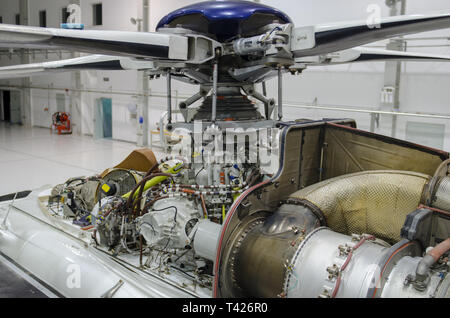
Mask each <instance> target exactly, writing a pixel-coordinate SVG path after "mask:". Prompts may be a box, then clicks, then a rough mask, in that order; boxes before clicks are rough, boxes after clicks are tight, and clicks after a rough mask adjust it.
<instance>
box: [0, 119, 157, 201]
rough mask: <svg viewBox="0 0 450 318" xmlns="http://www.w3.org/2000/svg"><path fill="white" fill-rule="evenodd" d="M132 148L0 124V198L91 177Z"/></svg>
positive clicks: (83, 137) (110, 141) (110, 165)
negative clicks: (78, 177) (69, 180)
mask: <svg viewBox="0 0 450 318" xmlns="http://www.w3.org/2000/svg"><path fill="white" fill-rule="evenodd" d="M136 148H137V146H136V145H135V144H132V143H127V142H121V141H113V140H106V139H102V140H94V139H93V138H92V137H89V136H76V135H61V136H59V135H57V134H50V130H49V129H45V128H25V127H23V126H17V125H10V124H7V123H4V122H0V181H1V182H0V196H2V195H6V194H10V193H14V192H17V191H24V190H32V189H37V188H40V187H41V186H43V185H56V184H59V183H62V182H64V181H66V180H67V179H69V178H72V177H75V176H88V175H94V174H96V173H99V172H102V171H104V170H105V169H106V168H109V167H113V166H115V165H117V164H118V163H120V162H121V161H122V160H123V159H125V158H126V157H127V156H128V155H129V154H130V153H131V152H132V151H133V150H134V149H136ZM155 155H156V156H157V157H158V158H159V157H160V156H161V154H159V153H157V152H155Z"/></svg>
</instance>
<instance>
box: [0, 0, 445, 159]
mask: <svg viewBox="0 0 450 318" xmlns="http://www.w3.org/2000/svg"><path fill="white" fill-rule="evenodd" d="M101 2H102V3H103V25H102V26H93V25H92V24H93V23H92V22H93V16H92V14H93V11H92V5H93V4H96V3H101ZM194 2H196V1H191V0H170V1H162V0H152V1H150V29H151V30H152V31H153V30H154V29H155V27H156V24H157V23H158V21H159V20H160V18H162V17H163V16H164V15H165V14H167V13H169V12H171V11H172V10H174V9H177V8H179V7H182V6H184V5H188V4H191V3H194ZM261 2H262V3H264V4H268V5H272V6H275V7H278V8H279V9H281V10H283V11H285V12H286V13H288V14H289V15H290V16H291V18H292V19H293V20H294V22H295V24H296V26H301V25H309V24H317V23H327V22H335V21H343V20H366V19H367V16H368V14H369V13H367V8H368V6H369V5H370V4H378V5H379V6H380V7H381V8H382V15H383V16H388V15H389V10H388V8H387V7H386V6H385V1H384V0H340V1H336V0H315V1H311V0H297V1H292V0H262V1H261ZM18 3H19V0H10V1H2V2H0V16H2V18H3V21H4V22H5V23H14V21H15V18H14V15H15V14H16V13H18V12H19V4H18ZM29 3H30V8H29V13H30V24H31V25H38V24H39V21H38V17H39V11H40V10H46V11H47V25H48V26H49V27H58V26H59V24H60V23H61V15H62V8H64V7H65V6H67V5H68V4H69V3H70V1H69V0H33V1H29ZM80 4H81V8H82V22H83V23H84V24H85V25H86V28H88V29H100V30H126V31H136V30H137V26H136V25H133V24H132V23H131V22H130V18H131V17H134V18H140V17H141V16H142V0H127V1H122V0H103V1H101V0H81V1H80ZM440 10H450V3H449V2H448V0H430V1H422V0H408V1H407V14H414V13H424V12H433V11H440ZM417 36H420V37H429V36H433V37H436V36H444V37H450V30H449V29H447V30H442V31H436V32H428V33H423V34H420V35H416V36H415V37H417ZM385 44H386V42H381V43H378V44H375V45H385ZM428 44H430V41H426V42H425V41H424V42H414V45H416V46H417V45H428ZM438 44H448V43H446V42H442V41H440V42H439V43H438ZM410 50H411V51H412V50H414V51H418V52H430V53H436V54H448V55H450V47H436V48H414V49H410ZM60 57H63V58H68V57H69V56H68V55H65V54H63V55H62V56H58V55H56V54H50V53H49V54H48V56H46V55H45V54H36V55H35V56H34V57H32V58H31V62H39V61H43V60H47V59H48V60H55V59H58V58H60ZM19 63H20V58H19V57H18V56H14V55H13V56H12V57H10V56H7V55H0V65H2V66H4V65H13V64H19ZM383 82H384V63H365V64H354V65H350V66H349V65H343V66H333V67H320V68H314V69H313V68H311V69H308V70H306V71H305V72H304V73H303V74H302V75H301V76H291V75H286V76H285V91H284V97H285V100H286V103H312V102H313V101H316V102H317V104H319V105H332V106H338V105H342V106H345V107H348V106H351V107H357V108H365V109H366V108H369V109H378V107H379V105H380V93H381V89H382V87H383V85H384V84H383ZM20 83H21V81H20V80H13V81H12V80H10V81H0V86H2V85H20ZM449 84H450V63H448V64H447V63H413V62H409V63H404V64H403V68H402V80H401V96H400V105H401V111H403V112H428V113H443V114H448V113H450V111H449V110H448V109H449V107H448V106H449V105H448V104H449V102H448V101H449V100H450V90H449V89H448V87H449ZM31 86H32V87H34V88H33V89H32V90H31V100H32V102H31V107H32V124H33V125H35V126H41V127H48V126H49V125H50V121H51V114H52V113H53V112H54V111H56V109H57V102H56V97H57V94H59V96H61V94H63V95H65V96H66V109H67V110H68V111H71V112H72V114H73V117H74V118H76V119H77V120H75V124H76V126H75V131H76V132H77V133H81V134H88V135H92V134H93V116H94V115H93V109H94V105H95V103H96V101H97V99H99V98H102V97H107V98H112V101H113V138H114V139H118V140H126V141H130V142H135V141H136V130H137V119H135V118H133V117H132V116H131V113H130V109H132V108H133V107H131V105H136V104H140V103H142V97H140V96H139V94H140V91H141V75H140V74H138V72H134V71H126V72H111V71H110V72H104V71H89V72H81V89H82V90H83V92H82V93H81V103H80V102H79V101H78V100H77V99H76V98H74V96H75V94H76V92H75V91H74V90H72V89H73V88H75V78H74V76H73V74H70V73H67V74H55V75H47V76H39V77H33V78H32V79H31ZM268 87H269V93H270V94H271V95H273V96H274V97H276V93H277V89H276V80H274V81H271V82H270V83H268ZM65 88H66V89H67V91H65V90H63V89H65ZM150 89H151V93H152V94H156V95H159V94H164V93H165V91H166V88H165V79H160V80H154V81H151V82H150ZM173 90H174V92H173V95H174V96H176V95H177V94H178V95H181V96H185V95H192V94H194V93H195V92H196V91H197V87H194V86H190V85H185V84H182V83H178V82H174V84H173ZM98 91H102V93H98ZM174 99H175V97H174ZM180 100H181V99H179V100H178V101H180ZM174 104H175V100H174ZM165 108H166V99H165V98H164V97H150V110H149V114H150V124H151V129H155V127H156V122H157V121H158V120H159V117H160V116H161V114H162V113H163V112H164V111H165ZM47 109H48V110H47ZM323 117H327V118H330V117H339V118H341V117H351V118H355V119H356V120H357V121H358V123H359V126H360V127H361V128H363V129H369V127H370V116H369V115H368V114H359V113H354V112H337V111H322V110H321V111H319V110H307V109H300V108H290V107H288V108H286V110H285V119H298V118H314V119H318V118H323ZM385 119H386V120H385ZM408 121H413V122H426V123H437V124H444V125H446V141H445V145H444V148H445V149H446V150H449V151H450V121H447V120H435V119H419V118H405V117H400V118H399V122H398V130H397V137H399V138H405V137H406V133H405V128H406V125H407V122H408ZM376 132H379V133H384V134H390V132H391V131H390V121H389V117H386V116H382V117H381V122H380V128H378V129H377V130H376Z"/></svg>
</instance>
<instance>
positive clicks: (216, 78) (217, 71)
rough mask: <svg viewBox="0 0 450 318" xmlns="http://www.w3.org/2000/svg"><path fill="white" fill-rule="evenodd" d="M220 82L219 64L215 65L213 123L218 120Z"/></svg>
mask: <svg viewBox="0 0 450 318" xmlns="http://www.w3.org/2000/svg"><path fill="white" fill-rule="evenodd" d="M218 81H219V64H218V63H217V62H215V63H214V65H213V91H212V95H213V96H212V115H211V116H212V118H211V121H212V122H213V123H215V122H216V119H217V83H218Z"/></svg>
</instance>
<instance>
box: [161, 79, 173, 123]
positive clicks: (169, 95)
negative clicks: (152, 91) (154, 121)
mask: <svg viewBox="0 0 450 318" xmlns="http://www.w3.org/2000/svg"><path fill="white" fill-rule="evenodd" d="M167 119H168V121H169V124H171V123H172V74H170V72H167ZM160 129H163V127H160Z"/></svg>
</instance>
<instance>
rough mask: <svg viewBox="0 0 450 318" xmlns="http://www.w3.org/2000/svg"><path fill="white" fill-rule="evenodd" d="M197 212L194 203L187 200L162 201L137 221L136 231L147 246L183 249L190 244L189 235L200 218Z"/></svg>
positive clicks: (197, 209)
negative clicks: (142, 237)
mask: <svg viewBox="0 0 450 318" xmlns="http://www.w3.org/2000/svg"><path fill="white" fill-rule="evenodd" d="M199 211H201V209H199V207H198V206H197V205H196V204H195V203H194V201H190V200H188V199H187V198H181V197H180V198H167V199H162V200H159V201H157V202H156V203H155V204H154V206H153V208H152V210H150V211H149V213H147V214H146V215H144V216H142V217H140V218H138V219H137V222H138V223H137V227H138V231H139V232H140V233H141V234H142V235H143V236H144V238H145V240H146V241H147V244H148V245H149V246H161V247H164V248H172V249H184V248H185V247H186V246H188V245H189V244H190V243H191V239H190V238H189V235H190V234H191V231H192V229H193V228H194V226H195V225H196V224H197V223H198V221H199V220H200V219H201V217H202V215H201V214H200V213H199Z"/></svg>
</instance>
